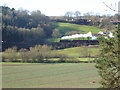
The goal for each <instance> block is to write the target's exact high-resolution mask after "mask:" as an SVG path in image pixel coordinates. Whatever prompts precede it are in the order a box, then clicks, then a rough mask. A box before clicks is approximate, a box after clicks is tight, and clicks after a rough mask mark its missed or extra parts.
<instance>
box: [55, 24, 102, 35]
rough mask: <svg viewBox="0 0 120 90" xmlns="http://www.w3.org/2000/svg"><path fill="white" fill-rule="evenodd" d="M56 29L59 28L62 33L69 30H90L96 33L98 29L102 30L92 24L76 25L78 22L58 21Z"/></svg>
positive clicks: (84, 31)
mask: <svg viewBox="0 0 120 90" xmlns="http://www.w3.org/2000/svg"><path fill="white" fill-rule="evenodd" d="M57 29H59V30H60V32H61V33H62V35H63V34H65V33H66V32H69V31H79V32H81V33H88V32H92V33H93V34H96V33H98V32H99V31H103V30H102V29H99V28H96V27H93V26H87V25H78V24H71V23H58V27H57Z"/></svg>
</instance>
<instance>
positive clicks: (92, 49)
mask: <svg viewBox="0 0 120 90" xmlns="http://www.w3.org/2000/svg"><path fill="white" fill-rule="evenodd" d="M53 52H56V53H61V54H66V55H68V56H73V57H85V56H89V54H90V56H92V57H96V56H98V55H99V53H100V48H99V47H97V46H80V47H73V48H66V49H60V50H54V51H53Z"/></svg>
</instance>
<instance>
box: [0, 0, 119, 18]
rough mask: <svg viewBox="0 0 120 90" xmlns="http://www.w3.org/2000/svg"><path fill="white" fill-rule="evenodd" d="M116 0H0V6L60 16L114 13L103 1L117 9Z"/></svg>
mask: <svg viewBox="0 0 120 90" xmlns="http://www.w3.org/2000/svg"><path fill="white" fill-rule="evenodd" d="M118 1H120V0H0V6H1V5H7V6H9V7H10V8H15V9H17V10H18V9H21V8H23V9H26V10H29V11H33V10H40V11H41V12H42V13H43V14H45V15H48V16H61V15H64V14H65V12H67V11H72V12H75V11H80V12H81V13H82V14H83V13H86V12H94V13H99V14H115V12H113V11H111V10H110V9H108V8H107V7H106V6H105V5H104V4H103V2H105V3H106V4H107V5H109V6H110V7H112V8H114V9H115V8H116V9H117V4H118ZM115 3H116V7H115ZM111 4H112V5H111Z"/></svg>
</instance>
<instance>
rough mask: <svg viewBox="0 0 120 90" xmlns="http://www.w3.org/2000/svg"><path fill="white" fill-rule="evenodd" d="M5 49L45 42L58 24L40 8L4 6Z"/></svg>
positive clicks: (3, 31)
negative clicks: (24, 8) (23, 8)
mask: <svg viewBox="0 0 120 90" xmlns="http://www.w3.org/2000/svg"><path fill="white" fill-rule="evenodd" d="M1 8H2V12H1V13H2V26H1V27H2V37H3V38H2V40H3V41H2V42H3V49H6V48H8V47H11V46H18V47H27V46H33V45H36V44H42V43H45V41H44V40H45V39H46V38H50V37H52V34H53V32H54V31H55V30H54V29H55V27H56V24H55V23H54V22H52V21H51V20H50V19H49V17H48V16H45V15H44V14H42V13H41V12H40V11H39V10H36V11H32V12H29V11H27V10H22V9H21V10H15V9H14V8H12V9H11V8H9V7H6V6H2V7H1Z"/></svg>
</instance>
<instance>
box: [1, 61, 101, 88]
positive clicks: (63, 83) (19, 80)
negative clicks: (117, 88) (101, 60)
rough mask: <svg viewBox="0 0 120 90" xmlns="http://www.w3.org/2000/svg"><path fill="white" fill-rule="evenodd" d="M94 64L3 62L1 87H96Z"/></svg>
mask: <svg viewBox="0 0 120 90" xmlns="http://www.w3.org/2000/svg"><path fill="white" fill-rule="evenodd" d="M94 65H95V64H92V63H88V64H85V63H84V64H82V63H79V64H72V63H61V64H26V63H24V64H20V63H4V64H3V67H2V70H3V73H2V75H3V77H2V78H3V83H2V85H3V88H97V87H99V86H100V84H99V83H98V82H99V79H100V77H99V75H98V73H97V70H96V68H95V67H94Z"/></svg>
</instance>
